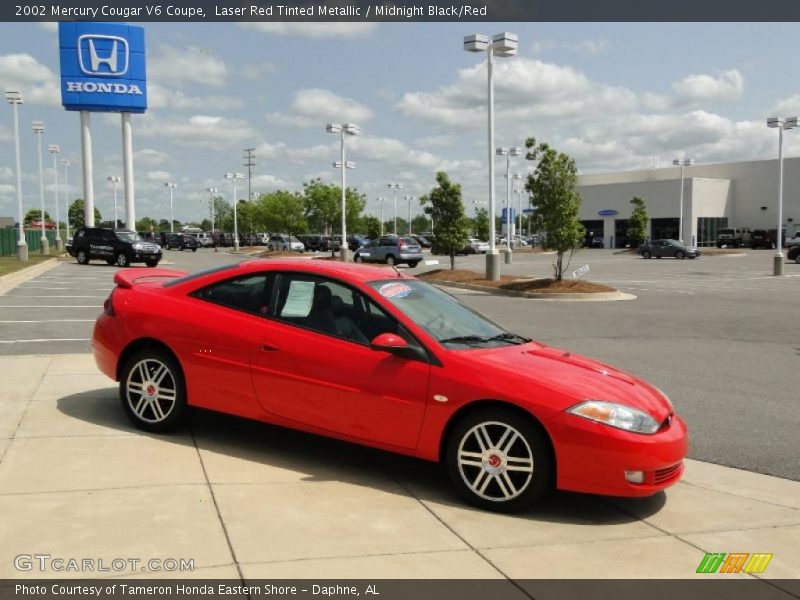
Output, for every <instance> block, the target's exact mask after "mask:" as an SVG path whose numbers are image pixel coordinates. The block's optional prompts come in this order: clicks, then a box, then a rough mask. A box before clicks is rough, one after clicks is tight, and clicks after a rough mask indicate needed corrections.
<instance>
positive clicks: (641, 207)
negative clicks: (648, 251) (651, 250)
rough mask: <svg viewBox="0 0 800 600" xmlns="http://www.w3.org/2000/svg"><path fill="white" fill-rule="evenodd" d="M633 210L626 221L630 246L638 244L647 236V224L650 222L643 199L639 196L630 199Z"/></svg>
mask: <svg viewBox="0 0 800 600" xmlns="http://www.w3.org/2000/svg"><path fill="white" fill-rule="evenodd" d="M631 204H633V210H632V211H631V218H630V220H629V221H628V238H629V239H630V241H631V247H634V245H635V246H638V245H639V244H641V243H642V242H644V240H645V239H646V238H647V224H648V223H649V222H650V217H648V216H647V207H646V206H645V204H644V200H642V199H641V198H639V196H634V197H633V198H632V199H631Z"/></svg>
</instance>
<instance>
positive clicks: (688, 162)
mask: <svg viewBox="0 0 800 600" xmlns="http://www.w3.org/2000/svg"><path fill="white" fill-rule="evenodd" d="M672 164H673V165H675V166H676V167H680V168H681V206H680V210H679V211H678V241H679V242H680V243H681V244H682V243H683V169H684V167H691V166H692V165H693V164H694V159H693V158H684V159H680V158H676V159H675V160H673V161H672Z"/></svg>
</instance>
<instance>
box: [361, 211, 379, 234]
mask: <svg viewBox="0 0 800 600" xmlns="http://www.w3.org/2000/svg"><path fill="white" fill-rule="evenodd" d="M361 229H362V231H364V233H365V234H366V236H367V237H368V238H369V239H371V240H374V239H376V238H379V237H380V236H381V221H380V219H378V217H374V216H372V215H366V216H365V217H364V218H363V219H362V225H361Z"/></svg>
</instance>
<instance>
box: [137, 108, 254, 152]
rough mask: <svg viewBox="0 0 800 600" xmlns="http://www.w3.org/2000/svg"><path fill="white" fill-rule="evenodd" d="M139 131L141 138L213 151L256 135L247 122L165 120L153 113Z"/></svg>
mask: <svg viewBox="0 0 800 600" xmlns="http://www.w3.org/2000/svg"><path fill="white" fill-rule="evenodd" d="M138 131H139V134H138V135H141V136H142V137H157V138H159V139H165V140H169V141H172V142H174V143H176V144H182V145H200V146H208V147H210V148H214V149H219V148H220V147H227V146H231V145H233V144H237V143H239V142H242V141H243V140H246V139H249V138H251V137H253V135H254V131H253V128H252V127H251V126H250V125H249V123H247V121H244V120H241V119H227V118H225V117H217V116H209V115H194V116H192V117H189V118H188V119H187V118H176V117H171V118H169V119H162V118H160V117H156V116H155V115H154V114H151V115H149V118H148V119H142V121H141V124H140V125H139V128H138Z"/></svg>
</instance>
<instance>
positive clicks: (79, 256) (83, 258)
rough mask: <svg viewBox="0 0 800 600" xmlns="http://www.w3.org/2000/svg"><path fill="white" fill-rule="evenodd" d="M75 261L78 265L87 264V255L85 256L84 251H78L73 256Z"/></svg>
mask: <svg viewBox="0 0 800 600" xmlns="http://www.w3.org/2000/svg"><path fill="white" fill-rule="evenodd" d="M75 259H76V260H77V261H78V264H79V265H88V264H89V255H88V254H86V250H78V253H77V254H76V255H75Z"/></svg>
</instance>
